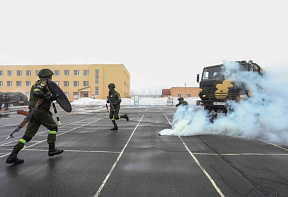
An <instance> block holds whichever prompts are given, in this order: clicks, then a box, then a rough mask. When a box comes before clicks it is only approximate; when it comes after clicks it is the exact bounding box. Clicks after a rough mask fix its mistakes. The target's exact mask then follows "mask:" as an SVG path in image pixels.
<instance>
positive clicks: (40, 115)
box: [6, 69, 63, 164]
mask: <svg viewBox="0 0 288 197" xmlns="http://www.w3.org/2000/svg"><path fill="white" fill-rule="evenodd" d="M53 74H54V73H53V72H52V71H51V70H50V69H42V70H40V71H39V74H38V76H39V78H40V79H39V80H38V81H37V82H36V83H35V84H34V85H33V86H32V87H31V91H30V105H29V108H30V109H32V108H34V107H35V105H36V103H37V101H38V99H39V98H42V99H44V101H43V102H42V104H40V105H39V107H38V108H37V111H36V112H35V113H34V114H33V116H32V118H31V120H30V121H29V122H28V124H27V128H26V131H25V134H24V135H23V137H22V138H21V139H20V140H19V141H18V143H17V144H16V145H15V146H14V148H13V150H12V152H11V154H10V155H9V157H8V158H7V160H6V163H8V164H20V163H23V162H24V160H23V159H19V158H17V154H18V153H19V151H20V150H21V149H22V148H23V147H24V145H25V144H26V143H27V142H29V141H30V140H31V139H32V137H33V136H34V135H35V134H36V133H37V131H38V129H39V127H40V126H41V125H43V126H45V127H46V128H47V129H48V130H49V134H48V137H47V142H48V144H49V150H48V155H49V156H54V155H58V154H61V153H62V152H63V150H59V149H57V148H55V141H56V133H57V131H58V127H57V124H56V122H55V121H54V119H53V117H52V113H51V112H50V111H49V109H50V106H51V103H52V101H53V100H56V99H57V97H58V95H56V96H53V95H52V94H51V92H50V91H49V88H48V85H47V82H48V79H52V75H53Z"/></svg>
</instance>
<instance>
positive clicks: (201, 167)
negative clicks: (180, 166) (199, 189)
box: [164, 115, 224, 197]
mask: <svg viewBox="0 0 288 197" xmlns="http://www.w3.org/2000/svg"><path fill="white" fill-rule="evenodd" d="M164 116H165V117H166V119H167V120H168V122H169V123H170V121H169V119H168V117H167V116H166V115H164ZM170 125H171V126H172V124H171V123H170ZM178 137H179V138H180V140H181V141H182V143H183V145H184V146H185V148H186V149H187V151H188V152H189V154H190V155H191V157H192V158H193V159H194V161H195V162H196V163H197V165H198V166H199V167H200V169H201V170H202V171H203V172H204V174H205V175H206V176H207V178H208V179H209V181H210V182H211V183H212V185H213V187H214V188H215V189H216V191H217V192H218V194H219V195H220V196H223V197H224V194H223V193H222V192H221V190H220V188H219V187H218V186H217V185H216V183H215V181H214V180H213V179H212V177H211V176H210V175H209V174H208V172H207V171H206V170H205V168H204V167H203V166H202V165H201V164H200V162H199V161H198V159H197V158H196V157H195V156H194V154H193V153H192V152H191V151H190V149H189V148H188V147H187V145H186V144H185V142H184V141H183V139H182V138H181V137H180V136H179V135H178Z"/></svg>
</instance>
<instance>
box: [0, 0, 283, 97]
mask: <svg viewBox="0 0 288 197" xmlns="http://www.w3.org/2000/svg"><path fill="white" fill-rule="evenodd" d="M0 28H1V29H0V65H33V64H38V65H39V64H45V65H47V64H86V63H88V64H101V63H117V64H124V65H125V66H126V68H127V69H128V71H129V72H130V75H131V90H132V91H134V92H137V91H144V92H146V93H148V92H151V93H156V92H155V91H156V90H158V89H160V88H170V87H175V86H182V87H184V84H185V83H186V85H187V86H194V87H195V86H197V85H198V84H197V83H196V74H197V73H201V71H202V68H203V67H204V66H209V65H215V64H220V63H222V62H223V60H247V61H248V60H250V59H251V60H253V61H254V62H256V63H258V64H259V65H260V66H262V67H263V68H264V69H268V70H269V69H270V70H271V69H274V70H279V68H283V67H284V68H286V69H287V68H288V1H286V0H271V1H268V0H238V1H236V0H197V1H196V0H177V1H176V0H174V1H172V0H141V1H140V0H25V1H23V0H0ZM279 72H281V71H280V70H279ZM147 87H148V88H147ZM144 88H146V89H144ZM116 89H117V87H116ZM149 89H150V90H149ZM160 94H161V93H160Z"/></svg>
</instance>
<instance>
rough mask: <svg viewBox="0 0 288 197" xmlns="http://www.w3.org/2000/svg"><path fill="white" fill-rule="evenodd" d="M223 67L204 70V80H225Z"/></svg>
mask: <svg viewBox="0 0 288 197" xmlns="http://www.w3.org/2000/svg"><path fill="white" fill-rule="evenodd" d="M223 78H224V77H223V66H217V67H210V68H204V70H203V75H202V80H208V79H211V80H219V79H223Z"/></svg>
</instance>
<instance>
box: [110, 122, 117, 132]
mask: <svg viewBox="0 0 288 197" xmlns="http://www.w3.org/2000/svg"><path fill="white" fill-rule="evenodd" d="M112 123H113V125H114V127H113V128H112V129H110V130H118V126H117V124H116V121H115V120H112Z"/></svg>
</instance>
